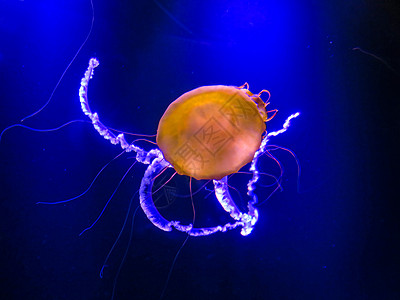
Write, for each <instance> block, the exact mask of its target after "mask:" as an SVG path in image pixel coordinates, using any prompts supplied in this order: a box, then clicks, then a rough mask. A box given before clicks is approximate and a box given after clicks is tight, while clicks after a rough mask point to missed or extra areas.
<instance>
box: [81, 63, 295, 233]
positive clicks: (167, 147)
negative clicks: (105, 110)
mask: <svg viewBox="0 0 400 300" xmlns="http://www.w3.org/2000/svg"><path fill="white" fill-rule="evenodd" d="M98 65H99V61H98V60H97V59H96V58H91V59H90V61H89V67H88V69H87V70H86V72H85V75H84V77H83V78H82V80H81V86H80V89H79V98H80V103H81V109H82V111H83V113H84V114H85V115H86V116H88V117H89V118H90V120H91V122H92V124H93V126H94V128H95V129H96V131H97V132H98V133H99V134H100V135H101V136H103V137H104V138H105V139H107V140H109V141H110V142H111V143H112V144H114V145H118V144H119V145H120V146H121V147H122V149H123V150H124V151H125V152H132V151H133V152H135V153H136V160H137V161H138V162H140V163H143V164H147V165H148V167H147V169H146V171H145V172H144V175H143V178H142V180H141V184H140V189H139V199H140V206H141V208H142V210H143V212H144V213H145V215H146V217H147V218H148V219H149V220H150V222H151V223H153V225H154V226H156V227H158V228H159V229H161V230H164V231H172V230H173V229H176V230H178V231H182V232H185V233H187V234H188V235H190V236H207V235H210V234H213V233H216V232H226V231H228V230H231V229H235V228H237V227H239V228H241V234H242V235H243V236H247V235H249V234H250V233H251V232H252V230H253V228H254V226H255V224H256V223H257V220H258V209H257V208H256V204H257V202H258V199H257V195H256V193H255V188H256V183H257V181H258V179H259V176H260V174H259V171H258V170H257V161H258V158H259V157H260V155H262V154H263V153H264V152H265V150H266V146H267V143H268V141H269V139H270V137H272V136H276V135H279V134H281V133H283V132H285V131H286V130H287V129H288V128H289V126H290V121H291V120H292V119H293V118H296V117H297V116H299V113H298V112H297V113H295V114H292V115H290V116H289V117H288V118H287V119H286V121H285V122H284V124H283V127H282V129H280V130H278V131H273V132H269V133H266V131H265V130H266V125H265V122H266V121H268V120H270V119H271V118H272V117H273V116H274V115H273V116H272V117H270V118H268V116H267V111H266V109H265V108H266V106H267V105H268V103H269V102H268V100H269V95H270V94H269V92H268V91H267V90H263V91H261V92H260V93H258V94H252V93H251V92H250V91H249V86H248V84H247V83H246V84H244V85H243V86H240V87H234V86H224V85H215V86H204V87H199V88H196V89H194V90H192V91H189V92H187V93H185V94H183V95H182V96H180V97H179V98H178V99H176V100H175V101H173V102H172V103H171V104H170V105H169V107H168V108H167V110H166V111H165V113H164V115H163V116H162V117H161V119H160V122H159V126H158V130H157V145H158V147H159V148H155V149H151V150H149V151H146V150H144V149H142V148H140V147H138V146H137V145H135V144H134V143H128V142H127V141H126V140H125V137H124V134H123V133H120V134H118V135H115V134H114V133H113V132H112V131H111V130H110V129H109V128H108V127H106V126H105V125H104V124H103V123H101V121H100V119H99V115H98V114H97V113H96V112H92V111H91V109H90V106H89V101H88V85H89V81H90V79H91V78H92V76H93V72H94V69H95V68H96V67H97V66H98ZM262 93H267V94H268V100H267V101H266V102H263V101H262V99H261V97H260V96H261V94H262ZM274 112H275V113H276V110H275V111H274ZM248 163H250V172H251V173H252V177H251V179H250V180H249V182H248V183H247V194H248V196H249V198H250V200H249V201H248V203H247V211H245V212H242V211H240V210H239V208H238V207H237V205H236V204H235V202H234V201H233V199H232V197H231V195H230V193H229V186H228V175H230V174H233V173H236V172H237V171H238V170H239V169H241V168H242V167H243V166H244V165H246V164H248ZM166 168H174V169H175V171H176V172H177V173H178V174H180V175H187V176H190V177H193V178H195V179H209V180H212V181H213V185H214V193H215V196H216V199H217V200H218V202H219V203H220V204H221V206H222V208H223V209H224V210H225V211H226V212H227V213H229V215H230V217H231V218H232V219H233V221H232V222H230V223H227V224H223V225H217V226H214V227H205V228H197V227H194V226H193V224H187V225H184V224H181V223H180V221H169V220H167V219H165V218H164V217H163V216H162V215H161V214H160V212H159V211H158V210H157V208H156V206H155V204H154V201H153V197H152V194H153V192H152V188H153V182H154V179H155V178H156V177H157V176H158V175H159V174H160V173H161V172H162V171H163V170H164V169H166Z"/></svg>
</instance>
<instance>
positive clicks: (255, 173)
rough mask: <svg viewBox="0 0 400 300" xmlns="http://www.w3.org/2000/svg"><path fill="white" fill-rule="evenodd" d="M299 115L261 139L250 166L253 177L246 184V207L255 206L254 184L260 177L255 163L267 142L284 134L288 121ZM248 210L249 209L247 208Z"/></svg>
mask: <svg viewBox="0 0 400 300" xmlns="http://www.w3.org/2000/svg"><path fill="white" fill-rule="evenodd" d="M299 115H300V113H299V112H297V113H294V114H291V115H290V116H289V117H288V118H287V119H286V120H285V122H284V123H283V126H282V128H281V129H279V130H277V131H272V132H270V133H268V134H266V135H265V137H264V138H263V140H262V141H261V145H260V148H258V150H257V151H256V153H254V157H253V160H252V161H251V164H250V171H251V172H252V173H253V177H252V178H251V179H250V180H249V182H248V183H247V195H249V196H250V197H252V200H250V201H249V203H248V205H251V206H254V205H255V204H257V195H256V194H255V193H254V190H255V188H256V183H257V181H258V179H259V177H260V175H259V171H258V170H257V161H258V158H259V157H260V155H261V154H263V153H264V152H265V149H266V147H267V144H268V141H269V139H270V137H271V136H277V135H279V134H281V133H284V132H285V131H286V130H287V129H288V128H289V126H290V121H291V120H292V119H294V118H297V117H298V116H299ZM249 209H250V208H249Z"/></svg>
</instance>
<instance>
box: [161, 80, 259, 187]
mask: <svg viewBox="0 0 400 300" xmlns="http://www.w3.org/2000/svg"><path fill="white" fill-rule="evenodd" d="M246 91H247V90H246V89H244V88H237V87H233V86H224V85H216V86H204V87H200V88H197V89H194V90H192V91H190V92H187V93H185V94H183V95H182V96H181V97H179V98H178V99H177V100H175V101H174V102H172V103H171V104H170V106H169V107H168V109H167V110H166V111H165V113H164V115H163V116H162V118H161V120H160V123H159V125H158V131H157V145H158V146H159V147H160V149H161V151H162V153H163V155H164V157H165V159H166V160H167V161H168V162H169V163H171V164H172V165H173V167H174V169H175V170H176V171H177V172H178V174H181V175H188V176H191V177H194V178H196V179H217V180H220V179H222V178H223V177H225V176H227V175H230V174H233V173H236V172H237V171H239V169H240V168H241V167H243V166H244V165H245V164H247V163H249V162H251V161H252V159H253V157H254V153H255V152H256V151H257V149H258V148H259V147H260V144H261V137H262V134H263V133H264V132H265V120H263V116H265V117H266V112H265V104H264V102H262V104H261V105H260V109H261V110H262V111H263V115H261V114H260V113H259V111H258V108H257V105H256V103H255V102H254V101H253V100H252V99H251V96H249V95H248V94H246Z"/></svg>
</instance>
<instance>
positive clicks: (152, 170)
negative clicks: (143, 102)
mask: <svg viewBox="0 0 400 300" xmlns="http://www.w3.org/2000/svg"><path fill="white" fill-rule="evenodd" d="M98 65H99V62H98V60H97V59H95V58H92V59H90V61H89V67H88V69H87V70H86V72H85V75H84V77H83V78H82V80H81V87H80V89H79V99H80V103H81V108H82V111H83V113H84V114H85V115H87V116H88V117H89V118H90V120H91V121H92V124H93V127H94V128H95V129H96V131H97V132H98V133H99V134H100V135H101V136H102V137H104V138H105V139H106V140H109V141H110V142H111V143H112V144H113V145H118V144H120V145H121V147H122V149H124V150H125V151H126V152H130V151H134V152H136V160H137V161H138V162H140V163H143V164H148V165H149V166H148V168H147V170H146V171H145V173H144V176H143V178H142V181H141V185H140V190H139V195H140V205H141V207H142V209H143V211H144V213H145V215H146V217H147V218H148V219H149V220H150V221H151V222H152V223H153V224H154V225H155V226H156V227H158V228H160V229H162V230H164V231H171V230H172V229H173V228H175V229H177V230H179V231H182V232H186V233H187V234H188V235H191V236H206V235H210V234H213V233H216V232H219V231H220V232H225V231H227V230H231V229H235V228H236V227H241V228H242V230H241V234H242V235H244V236H246V235H249V234H250V233H251V231H252V230H253V228H254V226H255V224H256V223H257V220H258V210H257V209H256V207H255V205H256V204H257V196H256V194H255V188H256V183H257V181H258V178H259V172H258V170H257V161H258V158H259V156H260V155H261V154H262V153H263V152H264V151H265V148H266V146H267V143H268V141H269V138H270V137H272V136H277V135H279V134H281V133H284V132H285V131H286V130H287V129H288V128H289V126H290V121H291V120H292V119H294V118H296V117H298V116H299V113H295V114H293V115H291V116H289V117H288V118H287V119H286V121H285V123H284V124H283V127H282V129H280V130H277V131H273V132H270V133H269V134H267V135H266V136H265V137H264V139H263V140H262V142H261V146H260V148H259V149H258V150H257V151H256V152H255V154H254V157H253V160H252V162H251V166H250V171H251V172H252V173H253V176H252V178H251V179H250V181H249V182H248V184H247V189H248V193H247V194H248V195H249V196H250V197H251V200H250V201H249V202H248V205H247V209H248V211H247V212H241V211H240V210H239V209H238V207H237V206H236V204H235V202H234V201H233V199H232V197H231V195H230V193H229V186H228V180H227V176H225V177H223V178H222V179H221V180H214V181H213V183H214V192H215V196H216V198H217V200H218V201H219V203H220V204H221V206H222V207H223V209H224V210H225V211H226V212H228V213H229V214H230V216H231V217H232V219H233V220H234V221H235V222H234V223H232V224H231V223H227V224H225V225H218V226H215V227H207V228H195V227H193V224H188V225H182V224H180V222H179V221H168V220H167V219H165V218H164V217H163V216H162V215H161V214H160V213H159V211H158V210H157V208H156V206H155V205H154V201H153V182H154V179H155V178H156V177H157V175H158V174H159V173H160V172H161V171H162V170H163V169H165V168H167V167H172V166H171V165H170V164H169V163H168V162H167V161H166V160H165V159H164V156H163V154H162V152H161V151H160V150H159V149H152V150H150V151H145V150H143V149H142V148H140V147H138V146H135V145H134V144H133V143H131V144H129V143H128V142H127V141H126V140H125V137H124V135H123V134H122V133H121V134H118V135H117V136H116V135H115V134H114V133H113V132H112V131H111V130H110V129H109V128H107V127H106V126H105V125H104V124H103V123H101V122H100V120H99V116H98V114H97V113H96V112H95V113H92V111H91V109H90V106H89V100H88V86H89V81H90V79H91V78H92V76H93V71H94V68H96V67H97V66H98Z"/></svg>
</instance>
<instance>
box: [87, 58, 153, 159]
mask: <svg viewBox="0 0 400 300" xmlns="http://www.w3.org/2000/svg"><path fill="white" fill-rule="evenodd" d="M98 65H99V61H98V60H97V59H96V58H91V59H90V60H89V67H88V68H87V70H86V72H85V75H84V77H83V78H82V80H81V87H80V88H79V100H80V102H81V109H82V111H83V113H84V114H85V115H87V116H88V117H89V119H90V120H91V121H92V124H93V127H94V128H95V129H96V130H97V132H98V133H99V134H100V135H101V136H102V137H104V138H105V139H106V140H110V142H111V143H112V144H113V145H118V144H120V145H121V147H122V149H124V150H125V151H126V152H130V151H135V152H136V153H137V155H136V159H137V160H138V161H139V162H141V163H144V164H149V163H150V161H151V159H152V158H154V157H155V156H154V153H151V154H150V152H151V151H150V152H147V151H145V150H143V149H142V148H140V147H138V146H135V145H134V144H129V143H128V142H127V141H126V140H125V137H124V134H123V133H120V134H118V135H117V136H115V134H114V133H113V132H112V131H111V130H109V129H108V128H107V127H106V126H105V125H103V123H101V122H100V119H99V115H98V114H97V113H96V112H94V113H92V111H91V110H90V106H89V100H88V86H89V81H90V79H92V76H93V72H94V68H96V67H97V66H98ZM148 156H149V157H148Z"/></svg>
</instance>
